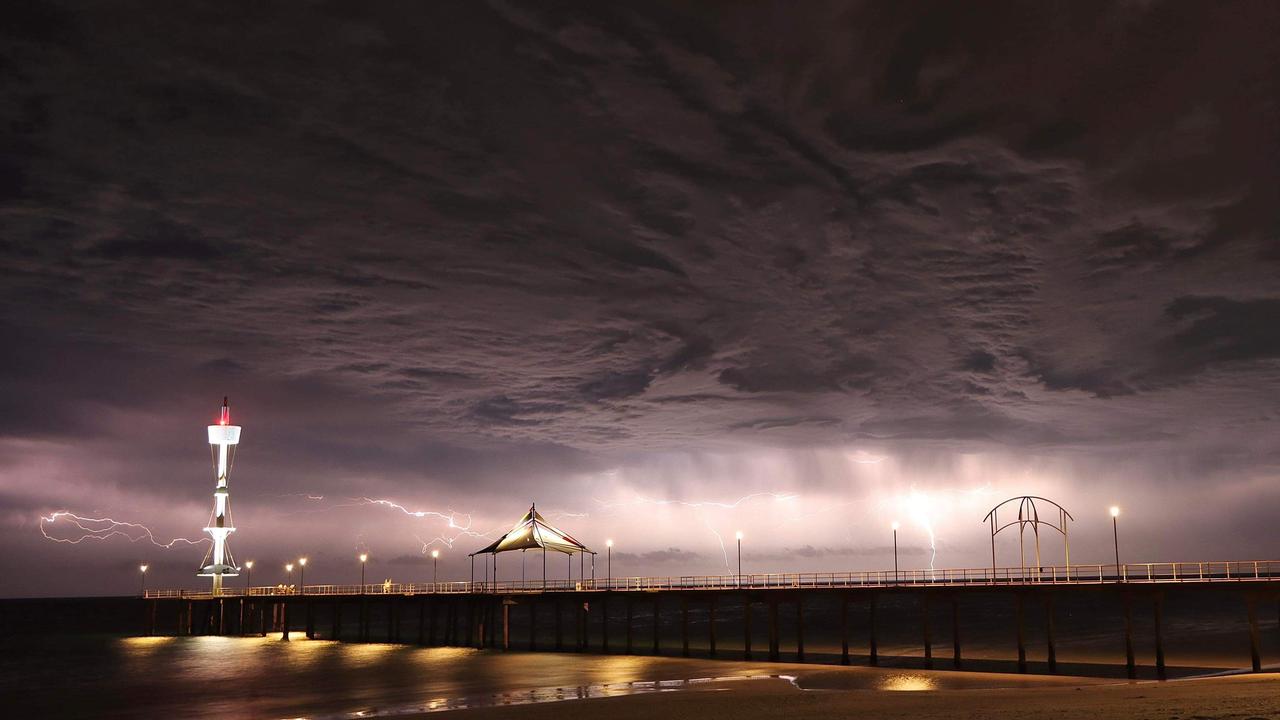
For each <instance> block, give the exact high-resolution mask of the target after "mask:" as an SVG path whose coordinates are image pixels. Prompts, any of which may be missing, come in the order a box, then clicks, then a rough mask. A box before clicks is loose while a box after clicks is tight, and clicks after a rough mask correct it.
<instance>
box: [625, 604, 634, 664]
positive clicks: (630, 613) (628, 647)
mask: <svg viewBox="0 0 1280 720" xmlns="http://www.w3.org/2000/svg"><path fill="white" fill-rule="evenodd" d="M626 602H627V654H628V655H630V654H631V620H632V617H633V613H632V608H631V605H632V603H631V596H630V595H628V596H627V599H626Z"/></svg>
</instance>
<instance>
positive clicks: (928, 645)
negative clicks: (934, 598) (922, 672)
mask: <svg viewBox="0 0 1280 720" xmlns="http://www.w3.org/2000/svg"><path fill="white" fill-rule="evenodd" d="M920 631H921V633H922V634H923V635H924V638H923V639H924V666H925V667H926V668H929V669H933V638H932V637H930V634H929V592H928V591H921V592H920Z"/></svg>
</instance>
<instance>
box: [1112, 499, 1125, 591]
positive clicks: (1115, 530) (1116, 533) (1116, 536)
mask: <svg viewBox="0 0 1280 720" xmlns="http://www.w3.org/2000/svg"><path fill="white" fill-rule="evenodd" d="M1118 517H1120V507H1119V506H1118V505H1112V506H1111V540H1112V542H1114V543H1115V547H1116V581H1117V582H1119V581H1120V579H1121V575H1122V573H1121V571H1120V528H1119V527H1118V525H1119V523H1118V522H1117V520H1116V518H1118Z"/></svg>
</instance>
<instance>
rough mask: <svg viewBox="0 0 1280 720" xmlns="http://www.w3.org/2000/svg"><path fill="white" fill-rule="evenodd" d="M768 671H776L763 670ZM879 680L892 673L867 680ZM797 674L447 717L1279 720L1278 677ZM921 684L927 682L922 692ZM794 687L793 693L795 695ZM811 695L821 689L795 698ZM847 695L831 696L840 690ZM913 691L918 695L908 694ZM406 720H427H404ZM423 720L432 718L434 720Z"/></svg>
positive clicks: (561, 719) (538, 719)
mask: <svg viewBox="0 0 1280 720" xmlns="http://www.w3.org/2000/svg"><path fill="white" fill-rule="evenodd" d="M770 669H774V670H777V669H781V668H777V667H772V666H771V667H770ZM868 672H872V673H877V672H880V673H883V674H885V675H890V676H892V675H895V674H900V675H901V673H897V672H896V671H868ZM815 675H816V677H817V678H820V679H818V680H817V681H816V682H814V680H815V678H814V677H808V678H807V677H806V675H804V674H802V675H800V676H799V678H798V680H797V682H794V683H793V682H791V681H788V680H784V679H775V680H767V681H759V682H722V683H711V684H707V685H705V686H700V687H697V688H689V689H683V690H678V691H671V692H654V693H648V694H639V695H630V696H624V697H613V698H599V699H587V700H578V701H569V702H560V703H551V704H531V705H521V706H511V707H487V708H474V709H470V710H465V711H461V712H450V713H447V714H448V715H449V716H450V717H466V718H474V720H484V719H487V718H517V719H519V720H543V719H546V720H551V719H552V718H554V719H555V720H575V719H576V718H583V719H584V720H585V719H587V718H601V717H607V718H609V720H630V719H631V718H636V719H637V720H639V719H641V718H644V719H648V718H663V719H664V720H718V719H719V718H725V719H726V720H730V719H731V720H797V719H798V718H806V719H807V718H814V719H815V720H825V719H826V718H862V717H865V718H877V719H881V718H912V719H914V720H966V719H969V718H975V719H976V718H994V719H1000V718H1009V719H1011V720H1012V719H1013V718H1020V719H1022V718H1054V719H1055V720H1056V719H1062V720H1075V719H1079V720H1112V719H1115V720H1120V719H1122V718H1123V719H1126V720H1127V719H1129V718H1151V719H1152V720H1157V719H1158V720H1211V719H1219V718H1221V719H1223V720H1226V719H1228V718H1231V719H1239V720H1251V719H1255V718H1280V674H1275V673H1272V674H1262V675H1236V676H1228V677H1214V678H1203V679H1188V680H1177V681H1168V682H1154V681H1138V682H1123V683H1115V682H1109V681H1099V680H1096V679H1086V678H1062V677H1047V676H1025V677H1019V678H1012V679H1011V678H1009V676H1006V675H992V674H987V673H948V675H950V676H951V677H950V678H949V679H937V682H936V684H935V685H934V686H935V687H938V688H941V689H934V690H924V689H923V687H922V685H921V684H920V683H921V681H922V680H927V679H928V678H931V677H933V675H934V674H933V673H926V672H911V673H906V674H905V676H907V677H908V678H909V679H907V680H905V681H904V682H903V685H902V686H901V687H900V688H899V689H901V690H907V691H905V692H892V691H888V690H872V689H865V688H864V687H863V685H864V682H863V679H862V678H861V677H859V674H858V673H851V674H847V675H846V674H844V673H842V672H840V671H835V672H830V673H826V672H823V673H817V674H815ZM926 684H927V682H926ZM798 685H799V686H798ZM810 685H818V686H822V687H824V688H826V689H821V690H818V689H809V690H806V689H802V687H803V686H810ZM842 686H844V687H849V688H854V689H835V688H838V687H842ZM910 690H916V691H910ZM409 717H427V716H426V715H410V716H409ZM431 717H436V714H432V715H431Z"/></svg>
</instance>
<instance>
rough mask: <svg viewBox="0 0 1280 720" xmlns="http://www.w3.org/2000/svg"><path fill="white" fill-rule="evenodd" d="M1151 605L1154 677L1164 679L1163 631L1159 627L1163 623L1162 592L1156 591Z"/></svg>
mask: <svg viewBox="0 0 1280 720" xmlns="http://www.w3.org/2000/svg"><path fill="white" fill-rule="evenodd" d="M1153 605H1154V607H1153V615H1154V619H1155V625H1156V627H1155V631H1156V678H1157V679H1160V680H1164V679H1165V677H1166V676H1165V667H1164V631H1163V630H1162V629H1161V626H1162V625H1163V623H1162V622H1161V621H1162V620H1163V617H1164V593H1160V592H1158V593H1156V596H1155V601H1154V603H1153Z"/></svg>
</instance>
